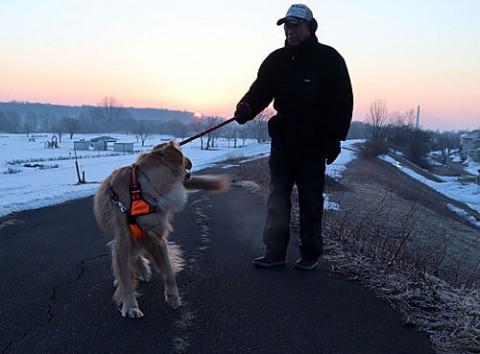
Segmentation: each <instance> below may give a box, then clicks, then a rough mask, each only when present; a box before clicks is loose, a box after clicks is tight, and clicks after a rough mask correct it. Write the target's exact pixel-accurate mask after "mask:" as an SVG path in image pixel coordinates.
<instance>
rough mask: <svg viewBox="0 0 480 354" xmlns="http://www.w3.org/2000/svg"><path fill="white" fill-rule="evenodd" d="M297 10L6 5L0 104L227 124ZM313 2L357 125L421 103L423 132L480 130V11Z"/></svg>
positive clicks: (188, 4)
mask: <svg viewBox="0 0 480 354" xmlns="http://www.w3.org/2000/svg"><path fill="white" fill-rule="evenodd" d="M291 3H292V2H291V1H284V0H278V1H273V0H268V1H267V0H265V1H263V2H261V3H258V2H254V1H253V0H244V1H232V2H229V3H228V5H227V4H224V3H222V2H220V1H215V0H206V1H204V2H202V3H197V2H194V1H185V2H182V3H156V2H155V3H151V2H145V3H137V4H133V3H132V2H130V1H126V0H121V1H116V2H115V3H113V2H112V1H103V2H95V1H92V0H86V1H84V2H82V3H74V4H70V5H69V6H68V7H67V6H65V5H64V3H63V2H61V1H58V0H46V1H44V2H41V3H38V2H35V1H33V0H25V1H22V2H16V1H13V0H11V1H8V0H7V1H5V2H2V3H1V4H0V31H1V32H2V33H5V34H7V35H5V36H3V37H1V38H0V45H1V46H2V48H3V51H2V52H3V54H2V57H0V77H2V83H1V84H0V101H6V102H8V101H26V102H32V103H45V104H54V105H70V106H82V105H96V104H97V103H98V102H100V101H101V99H102V98H103V97H107V96H108V97H115V98H116V99H117V100H118V102H119V103H121V104H122V105H123V106H124V107H131V108H153V109H168V110H178V111H186V112H197V111H198V112H201V113H202V114H203V115H207V116H220V117H230V116H232V115H233V112H234V110H235V105H236V103H237V102H238V101H239V100H240V98H241V97H242V96H243V95H244V94H245V92H246V91H247V90H248V87H249V86H250V85H251V83H252V82H253V81H254V79H255V77H256V74H257V70H258V68H259V66H260V64H261V62H262V61H263V60H264V59H265V57H266V56H267V55H268V54H269V53H270V52H272V51H273V50H275V49H277V48H279V47H281V46H282V45H283V41H284V34H283V30H282V28H281V27H277V26H276V24H275V22H276V20H277V19H278V18H280V17H283V16H284V15H285V12H286V10H287V9H288V7H289V5H291ZM113 4H114V6H113ZM305 4H306V5H307V6H309V7H310V8H311V9H312V11H313V14H314V17H315V18H317V20H318V22H319V30H318V32H317V37H318V38H319V41H320V42H322V43H325V44H327V45H331V46H333V47H334V48H335V49H337V50H338V51H339V52H340V54H342V56H343V57H344V58H345V60H346V62H347V66H348V68H349V71H350V76H351V79H352V85H353V90H354V97H355V106H354V119H355V120H357V121H362V120H363V119H364V117H365V115H366V112H367V111H368V107H369V105H370V104H371V103H372V102H373V101H375V100H377V99H383V100H384V101H385V102H386V103H387V105H388V107H389V110H390V112H396V111H398V112H405V111H406V110H408V109H412V108H413V109H415V110H416V108H417V106H418V105H420V107H421V125H422V126H424V127H425V128H426V129H442V130H463V129H467V130H474V129H479V128H480V99H479V98H480V88H478V84H477V82H479V81H480V71H479V70H478V69H477V65H478V62H480V49H479V48H478V46H477V43H479V42H480V24H479V23H478V21H477V20H476V18H475V16H476V15H475V14H477V13H480V2H478V1H475V0H461V1H458V2H456V3H454V4H452V3H450V2H448V1H446V0H443V1H434V0H426V1H424V2H422V3H417V2H414V1H413V0H406V1H404V2H402V3H401V4H387V3H385V2H382V1H380V0H367V1H365V2H362V4H359V3H358V2H355V1H353V0H343V1H337V2H335V4H333V3H331V2H326V1H322V2H316V3H313V2H311V1H307V2H305Z"/></svg>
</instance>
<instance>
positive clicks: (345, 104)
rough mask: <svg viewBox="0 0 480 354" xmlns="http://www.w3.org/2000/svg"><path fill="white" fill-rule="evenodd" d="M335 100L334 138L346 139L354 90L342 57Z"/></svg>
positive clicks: (335, 87) (335, 89) (333, 107)
mask: <svg viewBox="0 0 480 354" xmlns="http://www.w3.org/2000/svg"><path fill="white" fill-rule="evenodd" d="M333 93H334V96H333V97H334V98H335V99H334V100H333V106H332V111H331V117H330V119H331V120H332V121H331V123H332V135H333V136H332V139H333V140H337V141H340V140H345V139H346V138H347V134H348V129H349V128H350V122H351V120H352V112H353V92H352V84H351V82H350V75H349V74H348V69H347V65H346V63H345V60H344V59H343V58H342V57H340V65H339V68H338V71H337V74H336V77H335V79H334V83H333Z"/></svg>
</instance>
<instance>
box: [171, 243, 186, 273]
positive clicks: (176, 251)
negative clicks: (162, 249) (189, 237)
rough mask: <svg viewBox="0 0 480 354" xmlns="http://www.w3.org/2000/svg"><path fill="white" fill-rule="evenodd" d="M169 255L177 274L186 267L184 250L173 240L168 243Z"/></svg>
mask: <svg viewBox="0 0 480 354" xmlns="http://www.w3.org/2000/svg"><path fill="white" fill-rule="evenodd" d="M167 248H168V255H169V256H170V262H171V265H172V268H173V272H174V273H175V274H177V273H178V272H180V271H181V270H182V269H183V268H184V267H185V260H184V259H183V252H182V250H181V249H180V247H179V246H178V245H177V244H175V243H174V242H172V241H168V243H167Z"/></svg>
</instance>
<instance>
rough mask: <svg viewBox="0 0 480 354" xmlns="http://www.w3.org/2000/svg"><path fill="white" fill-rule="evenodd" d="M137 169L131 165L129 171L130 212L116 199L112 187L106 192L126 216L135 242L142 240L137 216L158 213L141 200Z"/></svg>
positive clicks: (153, 206)
mask: <svg viewBox="0 0 480 354" xmlns="http://www.w3.org/2000/svg"><path fill="white" fill-rule="evenodd" d="M137 169H138V167H137V166H136V165H132V167H131V169H130V177H131V181H130V210H127V208H125V206H124V205H123V204H122V202H121V201H120V199H119V198H118V194H117V193H115V191H114V190H113V187H112V186H110V185H109V186H108V192H109V193H110V197H111V199H112V202H113V203H114V204H116V205H118V207H119V208H120V211H121V212H122V213H126V214H127V222H128V227H129V228H130V231H131V232H132V233H133V235H134V236H135V238H136V239H137V240H141V239H143V236H144V234H143V230H142V229H141V227H140V226H139V225H138V223H137V221H136V220H135V219H136V217H137V216H141V215H148V214H153V213H156V212H158V210H159V209H158V207H157V206H155V205H152V204H150V203H148V202H147V201H146V200H145V199H143V195H142V189H141V187H140V183H139V182H138V180H137Z"/></svg>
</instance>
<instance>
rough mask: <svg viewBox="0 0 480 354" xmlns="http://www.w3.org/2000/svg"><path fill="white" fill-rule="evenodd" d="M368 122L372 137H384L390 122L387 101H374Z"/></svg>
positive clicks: (369, 110) (368, 114)
mask: <svg viewBox="0 0 480 354" xmlns="http://www.w3.org/2000/svg"><path fill="white" fill-rule="evenodd" d="M367 123H369V124H370V138H371V139H375V140H377V139H384V138H385V136H386V133H387V127H388V123H389V112H388V107H387V103H386V102H385V101H384V100H381V99H377V100H375V101H373V102H372V104H371V105H370V108H369V109H368V113H367Z"/></svg>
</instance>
